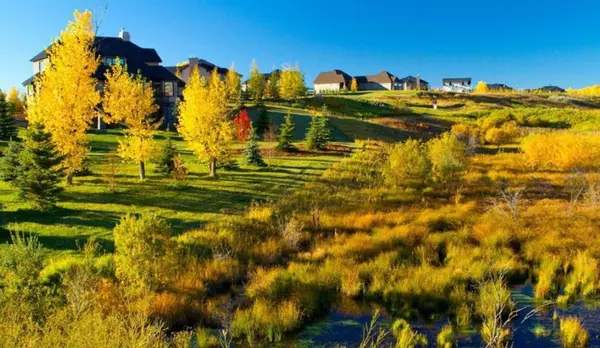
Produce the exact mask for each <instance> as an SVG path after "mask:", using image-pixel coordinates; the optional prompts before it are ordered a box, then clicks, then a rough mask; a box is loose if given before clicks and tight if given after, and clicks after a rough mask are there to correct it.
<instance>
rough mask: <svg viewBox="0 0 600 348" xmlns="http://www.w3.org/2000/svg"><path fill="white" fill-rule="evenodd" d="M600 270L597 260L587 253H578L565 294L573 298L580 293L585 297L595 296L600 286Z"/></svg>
mask: <svg viewBox="0 0 600 348" xmlns="http://www.w3.org/2000/svg"><path fill="white" fill-rule="evenodd" d="M599 270H600V269H599V268H598V261H597V260H596V259H595V258H593V257H591V256H589V255H588V253H587V252H578V253H577V255H576V256H575V258H574V259H573V271H572V272H571V274H570V276H569V279H568V281H567V284H566V285H565V294H567V295H571V296H572V295H575V294H578V293H581V294H582V295H583V296H589V295H593V294H595V293H596V291H597V290H598V287H599V286H600V279H599V278H600V276H599V275H598V271H599Z"/></svg>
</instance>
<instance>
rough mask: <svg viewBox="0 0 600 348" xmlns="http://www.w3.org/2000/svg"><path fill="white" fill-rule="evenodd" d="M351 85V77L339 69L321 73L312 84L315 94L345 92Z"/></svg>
mask: <svg viewBox="0 0 600 348" xmlns="http://www.w3.org/2000/svg"><path fill="white" fill-rule="evenodd" d="M351 83H352V76H350V75H348V74H346V73H345V72H344V71H342V70H339V69H336V70H332V71H325V72H322V73H320V74H319V75H317V78H316V79H315V81H314V82H313V84H314V86H315V93H317V94H326V93H338V92H340V91H347V90H350V84H351Z"/></svg>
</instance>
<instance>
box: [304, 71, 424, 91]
mask: <svg viewBox="0 0 600 348" xmlns="http://www.w3.org/2000/svg"><path fill="white" fill-rule="evenodd" d="M353 78H354V79H356V82H357V84H358V90H359V91H386V90H387V91H398V90H414V89H428V88H429V83H428V82H427V81H424V80H421V77H420V76H417V77H413V76H407V77H405V78H403V79H400V78H398V77H397V76H395V75H393V74H391V73H390V72H388V71H381V72H380V73H378V74H375V75H367V76H354V77H352V76H350V75H349V74H347V73H346V72H344V71H343V70H339V69H336V70H332V71H326V72H322V73H320V74H319V75H318V76H317V78H316V79H315V81H314V86H315V93H317V94H321V93H332V92H333V93H335V92H340V91H345V90H350V87H351V84H352V79H353Z"/></svg>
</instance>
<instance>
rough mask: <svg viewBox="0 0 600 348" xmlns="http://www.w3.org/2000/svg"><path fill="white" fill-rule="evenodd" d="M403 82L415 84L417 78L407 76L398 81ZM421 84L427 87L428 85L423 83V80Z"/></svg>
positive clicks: (425, 82)
mask: <svg viewBox="0 0 600 348" xmlns="http://www.w3.org/2000/svg"><path fill="white" fill-rule="evenodd" d="M404 81H406V82H412V83H417V78H416V77H414V76H412V75H408V76H406V77H404V78H401V79H400V83H404ZM421 83H424V84H427V85H428V84H429V82H427V81H425V80H423V79H421Z"/></svg>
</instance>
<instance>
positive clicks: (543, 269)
mask: <svg viewBox="0 0 600 348" xmlns="http://www.w3.org/2000/svg"><path fill="white" fill-rule="evenodd" d="M560 266H561V264H560V260H559V259H558V258H556V257H550V258H548V259H544V260H543V261H542V264H541V265H540V269H539V273H538V279H537V284H536V285H535V293H534V295H535V298H537V299H545V298H548V297H549V296H551V295H553V294H554V293H555V292H556V283H555V278H556V272H557V271H558V269H559V268H560Z"/></svg>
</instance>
